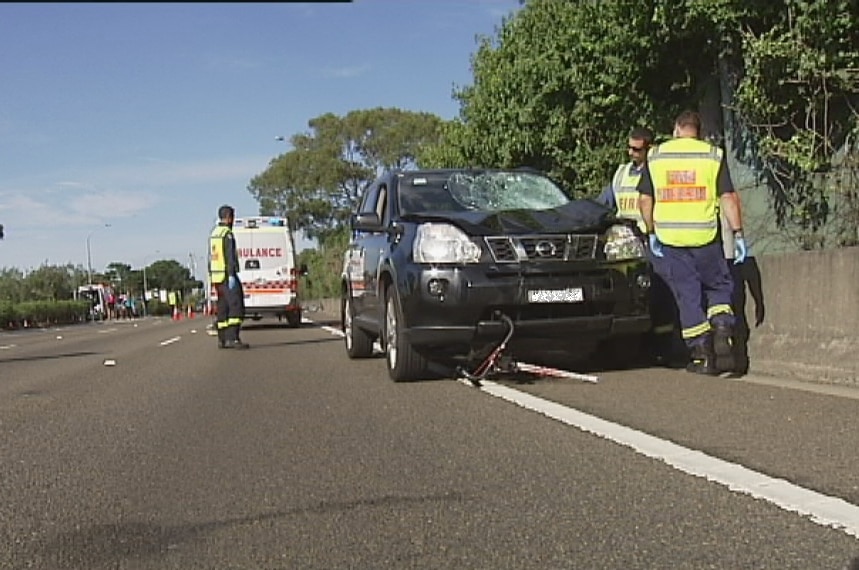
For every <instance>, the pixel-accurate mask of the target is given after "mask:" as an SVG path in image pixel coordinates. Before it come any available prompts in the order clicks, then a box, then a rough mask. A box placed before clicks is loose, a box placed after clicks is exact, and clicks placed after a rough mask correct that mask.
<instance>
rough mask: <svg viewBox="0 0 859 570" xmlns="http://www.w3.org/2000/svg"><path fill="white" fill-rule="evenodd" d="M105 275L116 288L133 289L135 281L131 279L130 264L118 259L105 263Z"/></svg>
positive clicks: (121, 289) (120, 289) (134, 288)
mask: <svg viewBox="0 0 859 570" xmlns="http://www.w3.org/2000/svg"><path fill="white" fill-rule="evenodd" d="M105 276H106V277H107V278H108V280H109V281H110V283H111V285H113V286H114V287H116V288H117V290H119V291H120V292H125V291H135V290H136V283H135V282H134V281H133V279H132V277H133V272H132V270H131V265H129V264H127V263H122V262H120V261H113V262H111V263H108V264H107V268H106V270H105Z"/></svg>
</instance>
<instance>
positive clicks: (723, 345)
mask: <svg viewBox="0 0 859 570" xmlns="http://www.w3.org/2000/svg"><path fill="white" fill-rule="evenodd" d="M714 330H715V332H714V333H713V351H714V353H715V354H716V360H715V366H716V370H718V371H719V372H735V371H736V365H735V363H734V340H733V336H734V331H733V329H732V328H731V327H729V326H727V325H718V326H716V327H714Z"/></svg>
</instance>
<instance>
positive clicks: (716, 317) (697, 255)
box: [655, 241, 734, 347]
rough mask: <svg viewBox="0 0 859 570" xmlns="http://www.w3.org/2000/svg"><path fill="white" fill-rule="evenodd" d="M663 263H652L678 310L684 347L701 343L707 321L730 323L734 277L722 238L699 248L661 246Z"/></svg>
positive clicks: (721, 323) (728, 324)
mask: <svg viewBox="0 0 859 570" xmlns="http://www.w3.org/2000/svg"><path fill="white" fill-rule="evenodd" d="M662 251H663V253H664V257H663V258H662V263H658V264H656V265H655V269H656V270H657V271H659V273H660V274H661V276H662V278H663V279H665V281H666V282H667V283H668V286H669V287H670V288H671V292H672V293H673V294H674V299H675V300H676V301H677V309H678V311H679V313H680V327H681V333H682V335H683V340H684V341H685V342H686V344H687V346H690V347H691V346H694V345H696V344H699V343H700V342H703V340H704V339H705V338H706V337H707V335H708V334H709V333H710V323H711V322H712V323H713V324H718V325H726V326H733V325H734V314H733V311H732V309H731V295H732V293H733V287H734V284H733V280H732V279H731V272H730V269H729V268H728V262H727V261H726V260H725V254H724V252H723V250H722V243H721V241H715V242H713V243H711V244H709V245H704V246H700V247H673V246H670V245H663V248H662Z"/></svg>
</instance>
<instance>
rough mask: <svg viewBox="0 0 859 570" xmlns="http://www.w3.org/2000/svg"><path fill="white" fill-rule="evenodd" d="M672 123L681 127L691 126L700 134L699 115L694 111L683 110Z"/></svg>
mask: <svg viewBox="0 0 859 570" xmlns="http://www.w3.org/2000/svg"><path fill="white" fill-rule="evenodd" d="M674 125H675V126H678V127H682V128H693V129H695V132H696V133H697V134H699V135H700V134H701V115H699V114H698V113H696V112H695V111H683V112H682V113H680V114H679V115H677V119H676V120H675V121H674Z"/></svg>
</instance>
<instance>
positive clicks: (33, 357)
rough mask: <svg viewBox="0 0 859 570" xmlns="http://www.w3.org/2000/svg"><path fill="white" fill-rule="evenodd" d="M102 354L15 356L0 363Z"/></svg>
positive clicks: (1, 359) (72, 353) (75, 353)
mask: <svg viewBox="0 0 859 570" xmlns="http://www.w3.org/2000/svg"><path fill="white" fill-rule="evenodd" d="M96 354H101V353H100V352H92V351H82V352H64V353H62V354H46V355H44V356H38V355H37V356H15V357H13V358H0V362H36V361H38V360H56V359H58V358H77V357H79V356H94V355H96Z"/></svg>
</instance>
